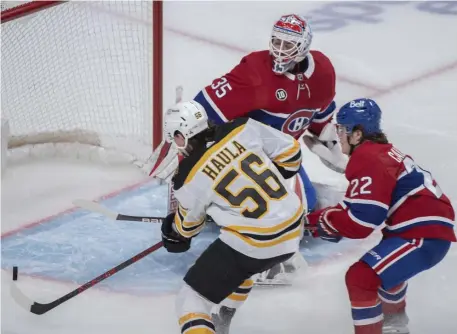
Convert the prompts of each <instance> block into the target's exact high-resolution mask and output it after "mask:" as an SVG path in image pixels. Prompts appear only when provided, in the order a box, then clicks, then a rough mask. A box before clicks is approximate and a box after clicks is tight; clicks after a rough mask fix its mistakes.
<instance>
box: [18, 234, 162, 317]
mask: <svg viewBox="0 0 457 334" xmlns="http://www.w3.org/2000/svg"><path fill="white" fill-rule="evenodd" d="M160 247H162V241H160V242H158V243H156V244H155V245H153V246H151V247H149V248H148V249H145V250H144V251H142V252H141V253H138V254H137V255H135V256H133V257H131V258H130V259H128V260H126V261H124V262H122V263H121V264H119V265H117V266H116V267H114V268H111V269H110V270H108V271H106V272H105V273H103V274H101V275H100V276H97V277H95V278H94V279H92V280H90V281H89V282H87V283H86V284H84V285H81V286H80V287H79V288H76V289H75V290H73V291H71V292H69V293H67V294H66V295H64V296H62V297H60V298H57V299H56V300H54V301H52V302H50V303H46V304H42V303H37V302H34V301H32V300H30V298H28V297H27V296H26V295H24V293H23V292H22V291H21V290H20V289H19V288H18V286H17V285H16V283H14V282H11V287H10V292H11V296H12V297H13V299H14V300H15V301H16V303H18V304H19V305H20V306H21V307H23V308H24V309H26V310H27V311H30V312H32V313H34V314H38V315H41V314H44V313H46V312H48V311H50V310H52V309H53V308H55V307H57V306H59V305H60V304H62V303H64V302H66V301H67V300H70V299H71V298H73V297H75V296H77V295H79V294H80V293H82V292H84V291H86V290H87V289H89V288H91V287H93V286H94V285H95V284H97V283H100V282H101V281H103V280H105V279H107V278H108V277H110V276H113V275H114V274H116V273H118V272H119V271H121V270H122V269H124V268H127V267H128V266H130V265H131V264H133V263H135V262H137V261H139V260H141V259H142V258H144V257H145V256H147V255H149V254H151V253H152V252H154V251H156V250H157V249H159V248H160ZM16 279H17V267H15V269H13V280H16Z"/></svg>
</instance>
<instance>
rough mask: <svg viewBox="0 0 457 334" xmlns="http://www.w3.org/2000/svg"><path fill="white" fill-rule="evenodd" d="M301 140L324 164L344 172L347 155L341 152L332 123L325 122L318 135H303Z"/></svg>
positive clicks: (336, 170)
mask: <svg viewBox="0 0 457 334" xmlns="http://www.w3.org/2000/svg"><path fill="white" fill-rule="evenodd" d="M303 142H304V143H305V145H306V146H307V147H308V149H309V150H310V151H311V152H313V153H314V154H316V155H317V156H318V157H319V159H320V160H321V161H322V163H323V164H324V165H325V166H327V167H328V168H330V169H331V170H333V171H335V172H337V173H341V174H344V171H345V169H346V165H347V163H348V157H347V156H345V155H344V154H343V152H341V147H340V144H339V143H338V140H337V135H336V131H335V125H334V124H331V123H329V124H327V125H326V126H325V127H324V129H323V130H322V132H321V134H320V136H319V137H316V136H314V135H312V136H309V135H305V136H303Z"/></svg>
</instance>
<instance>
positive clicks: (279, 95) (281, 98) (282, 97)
mask: <svg viewBox="0 0 457 334" xmlns="http://www.w3.org/2000/svg"><path fill="white" fill-rule="evenodd" d="M276 98H277V99H278V100H279V101H285V100H286V99H287V92H286V91H285V90H284V89H282V88H280V89H278V90H276Z"/></svg>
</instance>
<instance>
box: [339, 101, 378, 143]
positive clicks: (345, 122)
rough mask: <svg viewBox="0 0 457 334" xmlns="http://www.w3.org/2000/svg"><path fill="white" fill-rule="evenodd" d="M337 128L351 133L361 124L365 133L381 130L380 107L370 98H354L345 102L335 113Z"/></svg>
mask: <svg viewBox="0 0 457 334" xmlns="http://www.w3.org/2000/svg"><path fill="white" fill-rule="evenodd" d="M336 123H337V124H338V128H339V129H344V130H346V133H348V134H349V133H351V132H352V131H353V129H354V127H355V126H357V125H361V126H362V127H363V132H364V134H366V135H370V134H373V133H379V132H381V108H379V106H378V105H377V104H376V102H375V101H373V100H371V99H356V100H353V101H350V102H348V103H346V104H345V105H344V106H342V107H341V108H340V110H339V111H338V114H336Z"/></svg>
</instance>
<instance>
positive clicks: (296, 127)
mask: <svg viewBox="0 0 457 334" xmlns="http://www.w3.org/2000/svg"><path fill="white" fill-rule="evenodd" d="M314 114H315V111H314V110H309V109H300V110H297V111H296V112H294V113H293V114H292V115H290V116H289V117H288V118H287V119H286V121H285V122H284V124H283V125H282V129H281V131H282V132H284V133H287V134H288V135H291V136H292V137H294V138H298V137H300V136H301V135H302V133H303V132H304V131H305V130H306V129H307V128H308V126H309V124H310V123H311V120H312V119H313V117H314Z"/></svg>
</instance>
